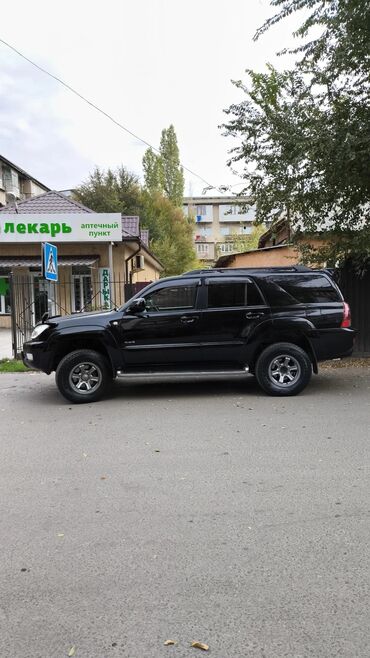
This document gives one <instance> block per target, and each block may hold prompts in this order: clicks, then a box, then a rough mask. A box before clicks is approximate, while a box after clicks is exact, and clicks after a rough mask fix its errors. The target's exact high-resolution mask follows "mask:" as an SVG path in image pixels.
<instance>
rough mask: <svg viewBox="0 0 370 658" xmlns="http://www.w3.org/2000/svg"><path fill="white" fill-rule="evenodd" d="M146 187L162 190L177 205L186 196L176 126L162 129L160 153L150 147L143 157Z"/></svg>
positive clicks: (150, 189)
mask: <svg viewBox="0 0 370 658" xmlns="http://www.w3.org/2000/svg"><path fill="white" fill-rule="evenodd" d="M143 169H144V181H145V188H146V189H147V190H148V191H149V192H158V191H161V192H163V194H165V195H166V196H167V197H168V198H169V199H170V200H171V201H172V203H174V205H175V206H179V207H180V206H181V205H182V201H183V196H184V185H185V182H184V172H183V169H182V167H181V165H180V153H179V147H178V144H177V137H176V133H175V128H174V127H173V126H172V125H171V126H170V127H169V128H167V129H166V128H165V129H164V130H162V137H161V143H160V147H159V154H156V153H154V152H153V149H151V148H149V149H147V151H146V152H145V154H144V157H143Z"/></svg>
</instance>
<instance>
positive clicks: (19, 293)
mask: <svg viewBox="0 0 370 658" xmlns="http://www.w3.org/2000/svg"><path fill="white" fill-rule="evenodd" d="M9 287H10V306H11V319H12V344H13V355H14V358H19V356H20V353H21V351H22V346H23V343H24V342H25V341H27V340H29V339H30V338H31V334H32V330H33V328H34V326H35V325H36V324H37V323H38V322H41V321H42V318H43V316H44V315H45V313H48V314H49V316H52V315H69V314H74V313H82V312H84V311H103V310H109V309H110V308H118V307H119V306H122V304H123V303H124V302H125V301H127V300H128V299H129V298H130V296H131V295H128V294H127V293H128V292H129V291H126V294H125V285H124V282H123V280H122V281H121V280H115V281H109V288H108V294H107V289H106V287H105V286H104V284H103V283H102V281H101V280H99V279H96V278H93V276H92V275H91V274H87V273H80V274H75V275H73V276H72V278H70V279H68V280H66V279H65V280H62V281H59V282H57V283H53V282H51V281H45V280H44V279H43V278H42V277H41V275H40V273H38V272H36V273H29V274H22V275H18V274H13V275H10V276H9ZM109 291H110V292H109Z"/></svg>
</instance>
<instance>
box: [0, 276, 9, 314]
mask: <svg viewBox="0 0 370 658" xmlns="http://www.w3.org/2000/svg"><path fill="white" fill-rule="evenodd" d="M5 313H10V287H9V277H7V276H2V275H1V274H0V314H1V315H4V314H5Z"/></svg>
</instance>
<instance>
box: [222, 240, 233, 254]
mask: <svg viewBox="0 0 370 658" xmlns="http://www.w3.org/2000/svg"><path fill="white" fill-rule="evenodd" d="M218 249H219V251H220V253H221V254H231V253H232V252H233V251H235V250H234V245H233V243H232V242H220V244H219V245H218Z"/></svg>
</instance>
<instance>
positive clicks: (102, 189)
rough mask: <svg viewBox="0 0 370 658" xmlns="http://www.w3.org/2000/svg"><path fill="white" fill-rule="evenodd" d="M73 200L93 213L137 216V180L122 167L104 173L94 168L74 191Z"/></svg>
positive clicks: (138, 205)
mask: <svg viewBox="0 0 370 658" xmlns="http://www.w3.org/2000/svg"><path fill="white" fill-rule="evenodd" d="M75 198H76V200H77V201H79V202H80V203H82V204H83V205H85V206H87V207H88V208H91V209H92V210H95V212H120V213H122V215H138V214H139V209H140V199H141V189H140V185H139V179H138V177H137V176H135V174H132V173H131V172H129V171H127V169H125V167H123V166H121V167H118V168H117V169H115V170H112V169H107V170H106V171H104V170H102V169H99V167H96V168H95V169H94V171H93V172H92V174H90V175H89V177H88V179H87V181H85V182H83V183H82V184H81V185H80V186H79V187H78V188H77V189H76V190H75Z"/></svg>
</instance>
